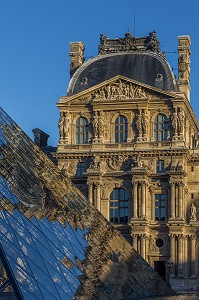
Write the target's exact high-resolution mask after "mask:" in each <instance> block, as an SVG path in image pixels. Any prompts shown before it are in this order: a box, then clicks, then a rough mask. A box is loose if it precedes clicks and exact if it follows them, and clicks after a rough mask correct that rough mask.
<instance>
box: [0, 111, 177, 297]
mask: <svg viewBox="0 0 199 300" xmlns="http://www.w3.org/2000/svg"><path fill="white" fill-rule="evenodd" d="M0 255H1V260H2V263H3V265H4V268H5V271H6V274H3V272H4V271H2V274H1V275H2V278H4V279H2V282H1V289H0V292H1V291H2V292H3V288H2V285H3V284H5V282H6V277H4V275H6V276H7V278H8V279H9V280H10V283H11V285H12V288H13V290H14V292H15V294H16V295H17V296H18V298H19V299H25V300H26V299H27V300H31V299H42V300H43V299H46V300H47V299H48V300H51V299H52V300H53V299H58V300H62V299H63V300H64V299H66V300H67V299H81V300H84V299H85V300H89V299H103V300H106V299H115V300H117V299H133V298H136V297H138V296H140V297H143V296H152V295H161V294H166V293H167V294H169V293H172V290H171V289H170V288H169V287H168V286H167V285H166V283H165V282H164V281H162V280H161V279H160V277H159V276H158V275H157V274H156V273H155V272H154V270H153V269H152V268H151V267H150V266H149V265H148V264H147V263H146V262H145V261H144V260H143V259H142V258H141V257H140V256H139V255H138V254H137V252H136V251H134V249H133V248H132V247H131V245H130V244H128V243H127V242H126V240H125V239H124V238H123V237H122V236H121V235H120V233H119V232H118V231H115V230H114V229H113V227H112V226H111V225H110V223H109V222H108V221H106V220H105V218H104V217H103V216H102V215H101V214H100V213H99V212H98V211H97V210H96V209H95V208H94V207H92V206H91V205H90V204H89V203H88V201H87V199H85V197H84V196H82V194H81V193H80V192H79V191H78V190H77V189H76V188H75V187H74V186H73V185H72V184H71V183H70V182H69V181H68V179H67V178H66V177H65V175H64V174H62V172H61V171H59V170H58V169H57V168H56V166H54V164H53V163H52V162H51V161H49V159H48V158H47V157H46V156H45V154H44V153H43V152H42V151H40V149H39V148H38V147H37V146H36V145H34V144H33V143H32V142H31V140H30V139H29V138H28V137H27V136H26V134H25V133H24V132H23V131H22V130H21V129H20V128H19V127H18V126H17V125H16V124H15V123H14V121H13V120H12V119H11V118H10V117H9V116H8V115H7V114H6V113H5V112H4V111H3V110H2V109H0ZM4 296H5V294H4ZM0 298H1V294H0ZM2 299H3V298H2Z"/></svg>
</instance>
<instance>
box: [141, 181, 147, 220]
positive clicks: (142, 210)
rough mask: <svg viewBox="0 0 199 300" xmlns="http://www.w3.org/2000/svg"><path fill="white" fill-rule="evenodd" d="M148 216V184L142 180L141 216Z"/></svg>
mask: <svg viewBox="0 0 199 300" xmlns="http://www.w3.org/2000/svg"><path fill="white" fill-rule="evenodd" d="M145 216H146V184H145V182H144V181H141V217H145Z"/></svg>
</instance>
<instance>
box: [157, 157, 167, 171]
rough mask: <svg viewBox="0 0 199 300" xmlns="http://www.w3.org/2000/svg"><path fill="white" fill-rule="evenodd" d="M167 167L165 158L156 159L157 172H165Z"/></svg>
mask: <svg viewBox="0 0 199 300" xmlns="http://www.w3.org/2000/svg"><path fill="white" fill-rule="evenodd" d="M164 173H165V168H164V160H163V159H158V160H156V174H164Z"/></svg>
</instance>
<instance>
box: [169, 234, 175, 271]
mask: <svg viewBox="0 0 199 300" xmlns="http://www.w3.org/2000/svg"><path fill="white" fill-rule="evenodd" d="M169 237H170V258H171V262H172V263H173V268H172V269H171V277H175V265H176V236H175V234H172V233H170V234H169Z"/></svg>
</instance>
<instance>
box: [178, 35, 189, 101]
mask: <svg viewBox="0 0 199 300" xmlns="http://www.w3.org/2000/svg"><path fill="white" fill-rule="evenodd" d="M178 42H179V46H178V84H179V90H180V91H181V92H184V93H185V95H186V96H187V99H188V101H190V55H191V50H190V46H191V39H190V36H189V35H184V36H179V37H178Z"/></svg>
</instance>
